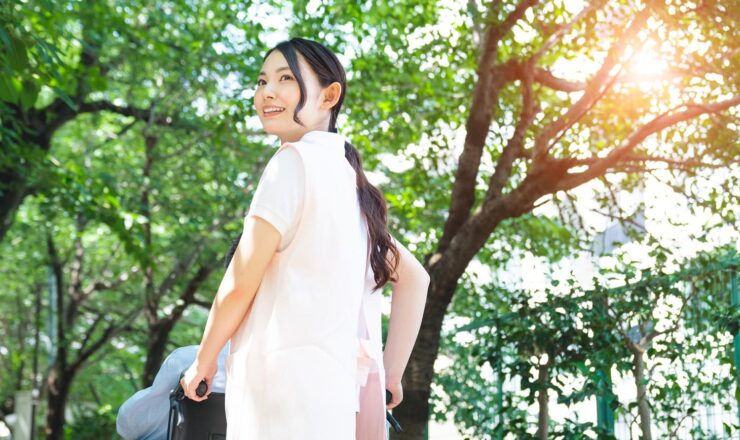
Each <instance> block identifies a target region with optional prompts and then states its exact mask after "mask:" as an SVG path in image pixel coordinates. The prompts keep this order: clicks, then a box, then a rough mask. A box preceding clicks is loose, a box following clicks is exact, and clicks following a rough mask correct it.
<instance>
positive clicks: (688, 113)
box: [557, 95, 740, 191]
mask: <svg viewBox="0 0 740 440" xmlns="http://www.w3.org/2000/svg"><path fill="white" fill-rule="evenodd" d="M738 104H740V95H738V96H735V97H733V98H730V99H728V100H725V101H718V102H713V103H709V104H700V105H697V104H687V105H686V107H687V109H686V110H684V111H682V112H678V113H674V114H668V113H663V114H661V115H659V116H657V117H656V118H654V119H653V120H652V121H650V122H648V123H647V124H645V125H644V126H642V127H640V128H639V129H637V130H636V131H635V132H633V133H632V134H631V135H630V136H629V137H627V139H625V141H624V142H623V143H622V145H621V146H619V147H617V148H615V149H614V150H612V151H611V152H610V153H609V154H608V155H607V156H606V157H603V158H599V159H598V160H596V161H594V162H593V163H592V164H591V165H590V166H589V167H588V169H587V170H585V171H583V172H581V173H575V174H569V175H568V176H567V177H566V178H564V179H562V180H561V181H560V182H559V183H558V187H557V189H558V190H564V191H565V190H568V189H571V188H575V187H576V186H578V185H581V184H582V183H584V182H587V181H589V180H591V179H593V178H595V177H598V176H601V175H603V174H604V173H605V172H606V171H607V170H608V169H609V168H610V167H612V166H614V165H615V164H616V163H617V162H620V161H622V160H623V159H624V158H625V157H626V156H627V155H628V154H630V153H631V152H632V150H633V149H634V148H635V147H636V146H637V145H639V144H640V143H641V142H642V141H643V140H645V138H647V137H648V136H650V135H652V134H653V133H657V132H659V131H661V130H663V129H664V128H666V127H670V126H672V125H675V124H678V123H679V122H683V121H686V120H689V119H693V118H695V117H697V116H699V115H702V114H705V113H715V112H720V111H723V110H726V109H728V108H731V107H734V106H736V105H738Z"/></svg>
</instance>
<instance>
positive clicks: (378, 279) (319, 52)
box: [226, 37, 400, 290]
mask: <svg viewBox="0 0 740 440" xmlns="http://www.w3.org/2000/svg"><path fill="white" fill-rule="evenodd" d="M276 49H277V50H279V51H280V52H281V53H282V54H283V56H284V57H285V59H286V60H287V61H288V66H289V67H290V70H291V71H292V72H293V75H295V78H296V81H297V82H298V87H299V89H300V91H301V98H300V100H299V101H298V105H297V106H296V109H295V112H294V113H293V120H294V121H295V122H296V123H298V124H300V125H303V123H302V122H301V121H300V120H299V119H298V112H299V111H300V110H301V109H302V108H303V105H304V104H305V103H306V85H305V82H304V81H303V76H302V75H301V70H300V68H299V67H298V66H299V64H298V55H297V54H298V53H300V54H301V55H302V56H303V58H304V59H305V60H306V62H307V63H308V65H309V66H310V67H311V70H313V72H314V73H315V74H316V76H317V77H318V79H319V84H320V85H321V87H327V86H329V85H330V84H332V83H334V82H338V83H339V84H340V85H341V86H342V92H341V94H340V96H339V100H338V101H337V103H336V104H335V105H334V107H333V108H332V109H331V119H330V121H329V131H330V132H332V133H337V127H336V124H337V116H338V115H339V110H340V109H341V108H342V103H343V102H344V96H345V94H346V91H347V77H346V75H345V72H344V67H342V63H340V62H339V59H338V58H337V56H336V55H335V54H334V53H333V52H332V51H331V50H329V49H328V48H327V47H325V46H324V45H322V44H321V43H318V42H316V41H313V40H308V39H305V38H300V37H294V38H291V39H290V40H286V41H282V42H280V43H278V44H277V45H276V46H275V47H273V48H272V49H270V50H268V51H267V53H266V54H265V57H264V58H263V62H264V60H266V59H267V57H268V56H269V55H270V53H272V51H274V50H276ZM344 157H345V158H346V159H347V161H348V162H349V163H350V164H351V165H352V167H353V168H354V169H355V173H356V175H357V198H358V199H359V201H360V208H361V209H362V213H363V215H364V216H365V220H366V222H367V226H368V235H369V237H368V239H369V240H370V244H371V251H370V266H371V267H372V268H373V272H374V273H375V286H374V288H373V290H377V289H379V288H381V287H383V286H384V285H385V284H386V283H388V282H389V281H397V280H398V278H397V274H396V269H397V267H398V262H399V258H400V254H399V252H398V249H397V248H396V246H395V244H394V243H393V240H392V239H391V235H390V233H389V232H388V210H387V208H386V204H385V198H384V197H383V193H382V192H380V190H379V189H378V188H376V187H375V186H373V185H372V184H371V183H370V182H369V181H368V180H367V176H365V172H364V171H363V169H362V159H361V158H360V153H359V152H358V151H357V149H356V148H355V147H354V146H353V145H352V144H350V143H349V142H345V143H344ZM238 243H239V239H237V240H236V241H234V243H233V244H232V247H231V250H230V251H229V254H228V257H227V260H226V265H227V266H228V264H229V262H230V261H231V256H232V255H233V253H234V251H235V249H236V246H237V244H238ZM388 252H391V253H392V254H393V263H391V261H389V259H388V258H387V257H388ZM394 274H396V275H394Z"/></svg>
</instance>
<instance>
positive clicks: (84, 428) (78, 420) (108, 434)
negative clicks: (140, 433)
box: [64, 403, 117, 440]
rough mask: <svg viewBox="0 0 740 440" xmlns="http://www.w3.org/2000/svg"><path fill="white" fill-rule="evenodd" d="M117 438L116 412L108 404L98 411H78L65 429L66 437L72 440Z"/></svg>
mask: <svg viewBox="0 0 740 440" xmlns="http://www.w3.org/2000/svg"><path fill="white" fill-rule="evenodd" d="M116 436H117V434H116V412H115V411H113V407H112V406H111V405H110V404H108V403H106V404H104V405H102V406H100V407H99V408H98V409H87V410H79V411H76V414H74V415H73V418H72V422H70V423H69V424H68V425H67V426H65V428H64V437H65V438H67V439H70V440H98V439H103V438H116Z"/></svg>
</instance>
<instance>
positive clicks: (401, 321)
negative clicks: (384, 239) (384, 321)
mask: <svg viewBox="0 0 740 440" xmlns="http://www.w3.org/2000/svg"><path fill="white" fill-rule="evenodd" d="M393 241H394V243H395V245H396V247H397V248H398V251H399V254H400V255H399V257H400V258H399V264H398V268H397V274H398V280H397V281H395V282H391V286H392V288H393V289H392V290H393V294H392V297H391V316H390V322H389V324H388V337H387V340H386V343H385V350H384V351H383V365H384V367H385V379H386V385H387V388H388V389H389V390H390V391H391V392H393V394H394V395H393V401H392V403H391V404H389V405H388V408H393V407H394V406H396V405H398V403H400V401H401V399H402V398H403V394H402V393H403V391H402V390H401V389H400V382H401V378H402V377H403V372H404V370H405V369H406V364H407V363H408V361H409V357H410V356H411V350H412V349H413V348H414V343H415V342H416V337H417V336H418V334H419V327H420V326H421V318H422V315H423V314H424V305H425V304H426V298H427V290H428V288H429V274H428V273H427V272H426V270H425V269H424V266H422V265H421V263H419V261H417V260H416V257H414V255H413V254H412V253H411V252H409V250H408V249H406V248H405V247H404V246H403V245H402V244H401V243H400V242H398V241H397V240H396V239H395V238H393ZM394 384H397V385H398V388H399V389H398V390H396V391H395V392H394V390H392V389H391V387H393V386H394ZM397 394H400V395H397Z"/></svg>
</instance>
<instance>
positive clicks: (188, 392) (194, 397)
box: [180, 377, 211, 402]
mask: <svg viewBox="0 0 740 440" xmlns="http://www.w3.org/2000/svg"><path fill="white" fill-rule="evenodd" d="M198 384H200V381H198ZM180 386H181V387H182V392H183V394H184V395H185V397H187V398H188V399H190V400H193V401H195V402H201V401H203V400H206V399H208V395H209V394H211V387H210V384H209V386H208V391H207V392H206V394H204V395H203V397H200V396H198V395H197V394H195V388H192V389H191V388H190V387H188V386H187V383H186V382H185V378H184V377H183V378H181V379H180Z"/></svg>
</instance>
